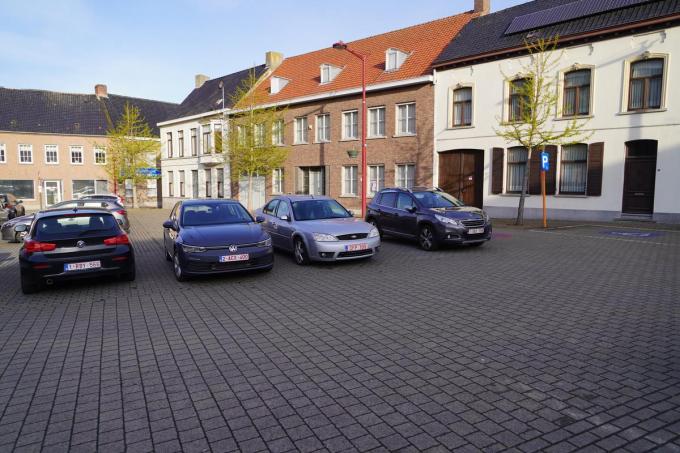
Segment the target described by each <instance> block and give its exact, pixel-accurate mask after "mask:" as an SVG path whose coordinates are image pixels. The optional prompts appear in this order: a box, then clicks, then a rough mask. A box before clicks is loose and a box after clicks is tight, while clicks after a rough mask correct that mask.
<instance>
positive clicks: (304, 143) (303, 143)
mask: <svg viewBox="0 0 680 453" xmlns="http://www.w3.org/2000/svg"><path fill="white" fill-rule="evenodd" d="M299 145H309V143H308V142H298V143H293V146H299Z"/></svg>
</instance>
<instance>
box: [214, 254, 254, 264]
mask: <svg viewBox="0 0 680 453" xmlns="http://www.w3.org/2000/svg"><path fill="white" fill-rule="evenodd" d="M248 259H250V255H248V254H247V253H241V254H240V255H224V256H220V263H232V262H234V261H248Z"/></svg>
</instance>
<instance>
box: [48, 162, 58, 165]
mask: <svg viewBox="0 0 680 453" xmlns="http://www.w3.org/2000/svg"><path fill="white" fill-rule="evenodd" d="M45 165H59V162H45Z"/></svg>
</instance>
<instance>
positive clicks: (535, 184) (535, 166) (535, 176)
mask: <svg viewBox="0 0 680 453" xmlns="http://www.w3.org/2000/svg"><path fill="white" fill-rule="evenodd" d="M546 176H547V175H546ZM528 193H529V194H531V195H540V194H541V150H540V149H538V148H534V150H533V151H532V152H531V162H530V165H529V190H528Z"/></svg>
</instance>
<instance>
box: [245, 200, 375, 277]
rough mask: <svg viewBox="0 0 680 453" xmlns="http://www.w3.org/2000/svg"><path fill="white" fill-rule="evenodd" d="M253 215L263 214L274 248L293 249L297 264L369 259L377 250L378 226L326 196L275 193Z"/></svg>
mask: <svg viewBox="0 0 680 453" xmlns="http://www.w3.org/2000/svg"><path fill="white" fill-rule="evenodd" d="M256 214H257V215H258V216H262V217H264V223H263V227H264V229H265V230H266V231H267V232H268V233H269V234H270V235H271V237H272V242H273V245H274V247H275V248H277V249H280V250H285V251H288V252H293V256H294V257H295V262H296V263H297V264H300V265H304V264H308V263H309V262H310V261H344V260H354V259H360V258H369V257H372V256H373V255H375V254H376V253H377V252H378V250H379V249H380V234H379V233H378V230H377V228H375V227H374V226H373V225H370V224H368V223H366V222H364V221H363V220H361V219H357V218H354V217H353V216H352V213H351V212H349V211H348V210H347V209H345V208H344V207H343V206H342V205H341V204H340V203H338V202H337V201H336V200H334V199H332V198H329V197H318V196H311V195H286V196H278V197H275V198H273V199H272V200H271V201H269V203H267V204H266V205H265V206H264V207H263V208H261V209H258V210H257V211H256Z"/></svg>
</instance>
